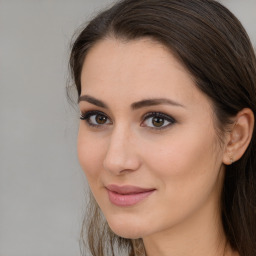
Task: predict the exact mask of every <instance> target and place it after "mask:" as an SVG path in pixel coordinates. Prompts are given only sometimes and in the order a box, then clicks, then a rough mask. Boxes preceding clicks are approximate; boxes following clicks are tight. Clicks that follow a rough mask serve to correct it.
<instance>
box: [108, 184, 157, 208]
mask: <svg viewBox="0 0 256 256" xmlns="http://www.w3.org/2000/svg"><path fill="white" fill-rule="evenodd" d="M106 189H107V192H108V197H109V200H110V202H111V203H112V204H114V205H116V206H132V205H135V204H137V203H139V202H141V201H142V200H144V199H145V198H147V197H148V196H150V195H151V194H152V193H153V192H154V191H155V190H156V189H155V188H141V187H136V186H130V185H128V186H118V185H108V186H106Z"/></svg>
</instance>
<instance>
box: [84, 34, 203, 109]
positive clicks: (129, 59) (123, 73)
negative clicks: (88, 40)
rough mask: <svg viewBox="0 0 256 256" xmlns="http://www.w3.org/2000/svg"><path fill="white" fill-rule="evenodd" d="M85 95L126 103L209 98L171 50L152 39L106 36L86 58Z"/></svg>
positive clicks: (188, 101)
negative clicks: (159, 98)
mask: <svg viewBox="0 0 256 256" xmlns="http://www.w3.org/2000/svg"><path fill="white" fill-rule="evenodd" d="M81 84H82V93H81V94H82V95H83V94H90V95H91V94H94V96H98V95H101V96H102V97H106V99H111V100H112V99H114V98H115V97H118V98H119V99H120V100H122V102H126V101H127V102H128V100H130V101H136V100H140V99H141V98H153V97H154V98H155V97H163V96H165V97H170V98H171V99H179V100H180V101H182V102H183V103H184V102H186V104H187V105H189V104H193V103H194V102H195V101H198V100H202V98H203V99H204V101H206V102H208V99H207V98H206V96H205V95H203V94H202V93H201V92H200V91H199V90H198V89H197V87H196V86H195V83H194V80H193V79H192V77H191V75H190V74H189V73H188V71H187V70H186V69H185V68H184V67H183V65H182V64H181V63H180V62H179V61H178V60H177V59H176V58H175V57H174V55H173V54H172V53H171V51H170V50H169V49H167V48H166V47H165V46H163V45H161V44H160V43H158V42H155V41H153V40H151V39H148V38H143V39H139V40H132V41H121V40H117V39H111V38H108V39H104V40H102V41H100V42H98V43H97V44H95V45H94V46H93V47H92V49H90V51H89V52H88V55H87V56H86V58H85V61H84V65H83V69H82V74H81Z"/></svg>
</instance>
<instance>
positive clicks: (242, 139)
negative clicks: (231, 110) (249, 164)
mask: <svg viewBox="0 0 256 256" xmlns="http://www.w3.org/2000/svg"><path fill="white" fill-rule="evenodd" d="M253 128H254V114H253V112H252V110H251V109H249V108H244V109H242V110H241V111H240V112H238V114H237V115H236V118H235V124H234V125H233V128H232V130H231V132H230V134H229V138H228V141H227V144H226V150H225V153H224V155H223V163H224V164H226V165H230V164H232V163H234V162H236V161H238V160H239V159H240V158H241V157H242V156H243V154H244V152H245V151H246V149H247V147H248V145H249V144H250V141H251V138H252V133H253Z"/></svg>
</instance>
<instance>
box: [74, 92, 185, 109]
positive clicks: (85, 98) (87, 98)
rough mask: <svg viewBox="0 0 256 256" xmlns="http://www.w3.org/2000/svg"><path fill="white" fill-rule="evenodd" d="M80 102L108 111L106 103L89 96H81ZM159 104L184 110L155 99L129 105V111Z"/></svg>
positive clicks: (174, 104) (161, 99)
mask: <svg viewBox="0 0 256 256" xmlns="http://www.w3.org/2000/svg"><path fill="white" fill-rule="evenodd" d="M81 101H87V102H89V103H91V104H93V105H95V106H98V107H101V108H106V109H109V107H108V105H107V104H106V103H104V102H103V101H101V100H98V99H96V98H94V97H92V96H89V95H82V96H80V97H79V99H78V103H79V102H81ZM161 104H167V105H172V106H177V107H183V108H185V106H183V105H182V104H180V103H178V102H176V101H173V100H170V99H166V98H157V99H145V100H141V101H138V102H134V103H132V104H131V109H132V110H136V109H139V108H144V107H150V106H156V105H161Z"/></svg>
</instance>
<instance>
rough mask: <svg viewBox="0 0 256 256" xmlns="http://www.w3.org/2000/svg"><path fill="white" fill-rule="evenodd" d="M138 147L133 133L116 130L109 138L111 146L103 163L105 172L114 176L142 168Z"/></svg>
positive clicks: (121, 129)
mask: <svg viewBox="0 0 256 256" xmlns="http://www.w3.org/2000/svg"><path fill="white" fill-rule="evenodd" d="M137 151H138V148H137V147H136V138H134V134H133V133H132V131H127V129H124V128H120V129H118V128H117V129H114V130H113V132H112V134H111V135H110V137H109V144H108V148H107V151H106V155H105V158H104V162H103V167H104V169H105V170H107V171H109V172H111V173H112V174H114V175H121V174H124V173H127V172H133V171H136V170H138V169H139V167H140V164H141V162H140V157H139V154H138V152H137Z"/></svg>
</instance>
